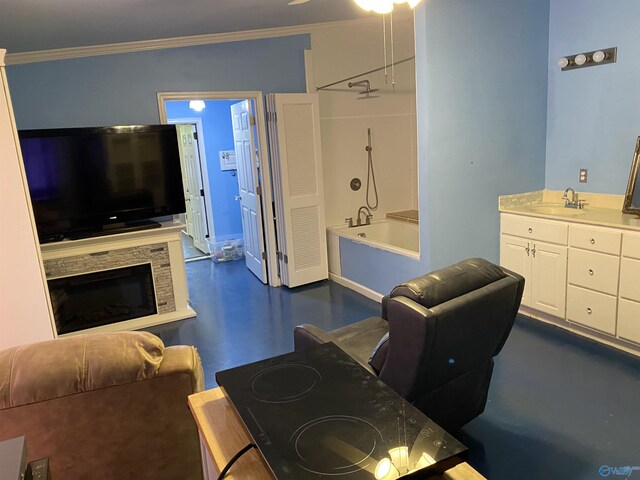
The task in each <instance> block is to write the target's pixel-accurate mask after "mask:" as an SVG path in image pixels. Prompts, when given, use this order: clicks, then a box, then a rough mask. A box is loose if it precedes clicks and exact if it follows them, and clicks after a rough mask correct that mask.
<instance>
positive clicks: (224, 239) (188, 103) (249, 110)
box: [157, 92, 280, 286]
mask: <svg viewBox="0 0 640 480" xmlns="http://www.w3.org/2000/svg"><path fill="white" fill-rule="evenodd" d="M157 96H158V109H159V114H160V121H161V122H162V123H176V124H186V125H192V128H193V131H194V140H195V141H194V145H195V146H196V147H197V150H198V152H197V153H198V156H199V159H196V160H197V161H196V164H197V165H199V167H198V168H196V169H195V173H196V174H199V175H200V178H201V180H200V187H199V189H198V192H197V193H198V195H194V196H193V197H190V196H189V195H188V194H187V192H186V188H185V197H186V199H188V202H191V201H196V202H198V201H199V202H201V203H202V207H203V211H204V213H203V215H202V216H201V217H200V218H199V219H198V218H194V217H196V214H194V213H192V214H191V218H189V211H190V210H193V209H189V208H188V209H187V218H185V219H184V220H185V221H183V223H185V224H186V225H189V224H190V222H197V223H198V224H199V226H200V232H203V235H206V237H205V240H206V241H205V242H204V248H202V246H203V244H202V242H200V245H197V243H198V242H197V241H196V239H195V238H194V232H197V231H198V230H197V229H196V228H193V226H192V228H190V229H187V231H186V232H185V234H184V238H185V241H186V242H187V243H193V244H194V247H195V248H194V250H195V254H196V258H198V259H200V258H208V256H209V255H220V254H221V249H222V248H223V246H225V245H227V244H235V245H237V241H238V240H241V241H242V243H243V246H244V251H245V261H246V264H247V267H248V268H249V269H250V270H251V271H252V272H253V273H254V275H255V276H256V277H257V278H258V279H259V280H260V281H262V282H263V283H269V285H272V286H279V285H280V279H279V277H278V273H277V258H276V248H275V227H274V225H273V222H272V221H265V219H271V218H272V215H271V212H272V206H271V205H272V197H271V188H270V185H271V176H270V166H269V157H268V151H267V143H266V125H265V115H264V106H263V100H262V93H261V92H180V93H158V95H157ZM232 106H235V107H234V109H235V112H236V114H235V115H232ZM243 126H244V135H245V137H244V138H234V137H237V136H238V135H242V132H241V130H243V128H242V127H243ZM234 130H235V131H234ZM189 173H193V170H192V171H191V172H190V171H187V172H185V169H184V167H183V175H189ZM196 176H197V175H196ZM264 185H266V186H268V187H269V188H264V187H263V186H264ZM190 193H191V192H190ZM265 213H267V215H265ZM189 230H190V232H191V233H190V232H189ZM205 232H206V233H205ZM185 254H186V255H185V257H186V256H187V255H189V247H186V248H185ZM216 259H217V258H214V260H216ZM272 266H273V268H272Z"/></svg>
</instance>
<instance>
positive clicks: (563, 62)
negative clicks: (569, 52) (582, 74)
mask: <svg viewBox="0 0 640 480" xmlns="http://www.w3.org/2000/svg"><path fill="white" fill-rule="evenodd" d="M569 63H570V62H569V59H568V58H567V57H562V58H561V59H560V60H558V66H559V67H560V68H565V67H568V66H569Z"/></svg>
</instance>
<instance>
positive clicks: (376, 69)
mask: <svg viewBox="0 0 640 480" xmlns="http://www.w3.org/2000/svg"><path fill="white" fill-rule="evenodd" d="M414 58H416V57H415V56H412V57H407V58H404V59H402V60H398V61H397V62H395V63H390V64H388V65H385V66H383V67H380V68H374V69H373V70H369V71H368V72H363V73H359V74H358V75H354V76H353V77H349V78H343V79H342V80H338V81H337V82H333V83H327V84H326V85H323V86H321V87H316V92H317V91H318V90H323V89H325V88H329V87H333V86H334V85H337V84H339V83H343V82H348V81H349V80H353V79H354V78H358V77H362V76H364V75H369V74H370V73H375V72H379V71H380V70H384V69H385V68H389V67H391V66H393V65H399V64H401V63H404V62H408V61H409V60H413V59H414Z"/></svg>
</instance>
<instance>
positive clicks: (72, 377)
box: [0, 332, 164, 409]
mask: <svg viewBox="0 0 640 480" xmlns="http://www.w3.org/2000/svg"><path fill="white" fill-rule="evenodd" d="M163 350H164V344H163V343H162V340H160V339H159V338H158V337H156V336H155V335H153V334H151V333H148V332H117V333H98V334H88V335H77V336H72V337H65V338H58V339H55V340H48V341H45V342H38V343H31V344H28V345H21V346H18V347H13V348H9V349H6V350H2V351H0V409H4V408H10V407H16V406H20V405H26V404H30V403H35V402H40V401H44V400H50V399H53V398H58V397H63V396H67V395H73V394H75V393H79V392H86V391H90V390H97V389H100V388H106V387H110V386H114V385H121V384H125V383H131V382H135V381H138V380H144V379H147V378H151V377H154V376H156V375H157V373H158V369H159V367H160V363H161V362H162V357H163ZM54 358H55V361H52V359H54ZM105 359H107V361H105Z"/></svg>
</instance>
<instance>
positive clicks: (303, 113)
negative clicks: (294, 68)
mask: <svg viewBox="0 0 640 480" xmlns="http://www.w3.org/2000/svg"><path fill="white" fill-rule="evenodd" d="M269 110H270V115H269V118H270V121H271V123H270V127H271V128H270V130H271V138H272V142H271V147H272V150H271V153H272V169H273V171H274V188H275V189H276V192H275V203H276V212H277V217H278V246H279V249H280V252H281V254H282V255H280V270H281V278H282V283H284V284H285V285H287V286H289V287H296V286H298V285H305V284H307V283H311V282H316V281H318V280H324V279H326V278H328V276H329V269H328V262H327V235H326V228H325V217H324V188H323V181H322V150H321V147H320V109H319V104H318V95H317V94H315V93H287V94H271V95H269Z"/></svg>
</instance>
